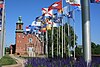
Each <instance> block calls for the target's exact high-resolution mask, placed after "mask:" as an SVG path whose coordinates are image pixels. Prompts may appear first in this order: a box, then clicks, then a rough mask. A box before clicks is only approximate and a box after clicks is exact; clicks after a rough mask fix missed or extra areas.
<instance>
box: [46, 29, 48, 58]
mask: <svg viewBox="0 0 100 67" xmlns="http://www.w3.org/2000/svg"><path fill="white" fill-rule="evenodd" d="M46 55H47V57H48V31H47V30H46Z"/></svg>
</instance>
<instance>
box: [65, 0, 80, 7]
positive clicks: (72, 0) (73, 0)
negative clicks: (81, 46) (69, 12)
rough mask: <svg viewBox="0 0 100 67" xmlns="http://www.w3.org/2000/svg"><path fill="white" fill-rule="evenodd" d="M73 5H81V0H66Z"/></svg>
mask: <svg viewBox="0 0 100 67" xmlns="http://www.w3.org/2000/svg"><path fill="white" fill-rule="evenodd" d="M66 2H67V3H69V4H70V5H72V6H80V0H66Z"/></svg>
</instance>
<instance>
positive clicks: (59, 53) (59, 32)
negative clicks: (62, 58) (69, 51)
mask: <svg viewBox="0 0 100 67" xmlns="http://www.w3.org/2000/svg"><path fill="white" fill-rule="evenodd" d="M59 55H60V26H59Z"/></svg>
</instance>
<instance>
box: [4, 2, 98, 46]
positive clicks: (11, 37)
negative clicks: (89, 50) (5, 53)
mask: <svg viewBox="0 0 100 67" xmlns="http://www.w3.org/2000/svg"><path fill="white" fill-rule="evenodd" d="M56 1H59V0H6V45H7V46H9V45H10V44H15V30H16V22H17V21H18V17H19V16H22V21H23V23H24V26H23V28H24V30H25V27H26V26H27V25H29V24H31V23H32V21H33V20H35V18H36V17H37V16H40V15H42V8H44V7H48V6H50V5H51V4H52V3H54V2H56ZM64 4H66V3H65V1H64ZM90 14H91V15H90V17H91V18H90V19H91V41H93V42H95V43H96V44H100V30H99V28H100V22H99V18H100V4H90ZM71 25H73V22H71ZM75 25H76V28H75V29H76V34H77V35H78V41H77V43H78V44H79V45H80V44H82V37H81V36H82V33H81V32H82V30H81V29H82V28H81V26H82V25H81V12H80V11H75Z"/></svg>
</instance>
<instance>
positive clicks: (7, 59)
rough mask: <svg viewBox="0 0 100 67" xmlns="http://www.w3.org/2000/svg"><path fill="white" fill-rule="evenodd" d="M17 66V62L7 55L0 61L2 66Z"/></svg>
mask: <svg viewBox="0 0 100 67" xmlns="http://www.w3.org/2000/svg"><path fill="white" fill-rule="evenodd" d="M12 64H16V61H15V60H14V59H12V58H11V57H10V56H9V55H5V56H3V57H2V58H1V59H0V66H4V65H12Z"/></svg>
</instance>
